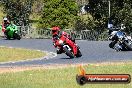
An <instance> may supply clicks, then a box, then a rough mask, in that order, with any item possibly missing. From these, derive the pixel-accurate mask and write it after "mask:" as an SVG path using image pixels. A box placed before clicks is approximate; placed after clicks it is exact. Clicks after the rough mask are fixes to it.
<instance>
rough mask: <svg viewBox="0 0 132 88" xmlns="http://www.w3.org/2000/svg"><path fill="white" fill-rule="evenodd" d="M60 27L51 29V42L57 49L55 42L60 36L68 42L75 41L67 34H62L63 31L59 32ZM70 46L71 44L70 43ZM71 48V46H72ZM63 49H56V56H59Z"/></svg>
mask: <svg viewBox="0 0 132 88" xmlns="http://www.w3.org/2000/svg"><path fill="white" fill-rule="evenodd" d="M60 30H61V29H60V27H58V26H55V27H52V40H53V45H54V47H55V48H56V47H57V44H56V41H57V40H58V38H60V37H61V36H65V37H66V38H68V39H69V40H71V41H72V42H74V43H75V39H73V38H72V37H71V36H70V35H69V34H68V33H66V32H64V31H60ZM70 44H71V45H72V44H73V43H70ZM72 46H73V45H72ZM62 49H63V48H61V47H60V48H58V49H57V54H61V53H62V51H63V50H62Z"/></svg>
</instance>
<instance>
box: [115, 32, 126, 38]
mask: <svg viewBox="0 0 132 88" xmlns="http://www.w3.org/2000/svg"><path fill="white" fill-rule="evenodd" d="M116 35H117V36H118V38H120V37H123V36H124V33H123V32H120V31H118V32H117V33H116Z"/></svg>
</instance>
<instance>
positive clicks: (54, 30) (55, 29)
mask: <svg viewBox="0 0 132 88" xmlns="http://www.w3.org/2000/svg"><path fill="white" fill-rule="evenodd" d="M59 32H60V27H58V26H55V27H52V35H53V36H54V35H58V33H59Z"/></svg>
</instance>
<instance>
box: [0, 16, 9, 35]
mask: <svg viewBox="0 0 132 88" xmlns="http://www.w3.org/2000/svg"><path fill="white" fill-rule="evenodd" d="M9 25H10V21H9V20H8V18H7V17H5V18H4V19H3V22H2V31H3V32H4V34H5V35H7V33H8V32H9V30H6V28H7V27H8V26H9Z"/></svg>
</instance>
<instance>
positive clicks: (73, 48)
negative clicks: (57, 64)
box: [56, 36, 82, 58]
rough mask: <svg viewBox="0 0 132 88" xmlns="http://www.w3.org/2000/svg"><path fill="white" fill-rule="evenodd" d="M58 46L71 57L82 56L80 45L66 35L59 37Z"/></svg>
mask: <svg viewBox="0 0 132 88" xmlns="http://www.w3.org/2000/svg"><path fill="white" fill-rule="evenodd" d="M56 46H57V47H58V48H59V49H62V52H63V53H65V54H66V55H67V56H69V57H70V58H74V57H81V56H82V54H81V51H80V48H79V46H77V44H76V43H74V42H73V41H71V40H70V39H68V38H67V37H65V36H61V37H60V38H58V39H57V42H56Z"/></svg>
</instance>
